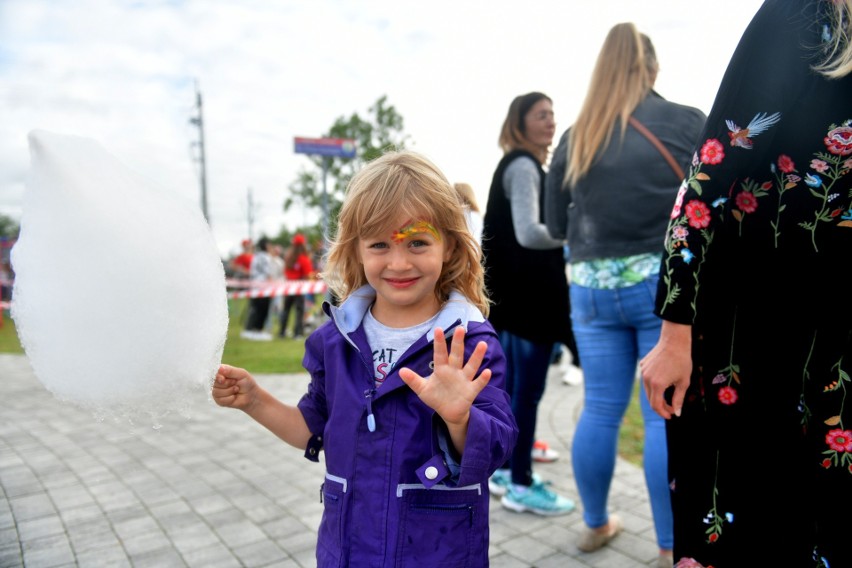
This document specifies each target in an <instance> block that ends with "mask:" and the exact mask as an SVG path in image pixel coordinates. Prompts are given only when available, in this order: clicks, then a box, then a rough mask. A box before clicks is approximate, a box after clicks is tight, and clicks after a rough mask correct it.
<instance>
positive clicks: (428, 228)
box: [391, 221, 441, 243]
mask: <svg viewBox="0 0 852 568" xmlns="http://www.w3.org/2000/svg"><path fill="white" fill-rule="evenodd" d="M419 233H429V234H430V235H432V236H433V237H435V239H436V240H438V241H440V240H441V234H440V233H439V232H438V229H436V228H435V227H434V226H432V224H431V223H429V222H427V221H417V222H416V223H411V224H410V225H406V226H405V227H402V228H401V229H399V230H398V231H397V232H396V233H394V234H393V235H391V239H392V240H393V241H394V242H396V243H399V242H402V241H404V240H405V239H406V238H408V237H411V236H414V235H417V234H419Z"/></svg>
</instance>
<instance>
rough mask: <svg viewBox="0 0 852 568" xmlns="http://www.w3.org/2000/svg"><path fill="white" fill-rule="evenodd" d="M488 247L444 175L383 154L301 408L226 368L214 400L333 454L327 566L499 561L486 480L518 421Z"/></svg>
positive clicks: (342, 243) (362, 177) (370, 176)
mask: <svg viewBox="0 0 852 568" xmlns="http://www.w3.org/2000/svg"><path fill="white" fill-rule="evenodd" d="M479 250H480V249H479V247H478V246H477V245H476V242H475V240H474V239H473V236H472V235H471V233H470V231H469V230H468V228H467V224H466V221H465V218H464V213H463V210H462V207H461V205H460V202H459V199H458V196H457V195H456V192H455V190H454V189H453V187H452V185H450V183H449V182H448V181H447V179H446V178H445V177H444V175H443V174H442V173H441V172H440V171H439V170H438V169H437V168H436V167H435V166H434V165H433V164H432V163H431V162H429V161H428V160H426V159H425V158H423V157H422V156H420V155H418V154H415V153H413V152H408V151H401V152H392V153H388V154H385V155H384V156H382V157H381V158H378V159H377V160H375V161H373V162H371V163H369V164H367V165H366V166H365V167H364V168H363V169H362V170H361V171H360V172H358V173H357V174H356V175H355V176H354V177H353V178H352V181H351V182H350V184H349V188H348V190H347V195H346V199H345V201H344V204H343V208H342V209H341V212H340V218H339V223H338V232H337V237H336V240H335V241H334V242H333V243H332V245H331V248H330V250H329V253H328V258H327V263H326V267H325V270H324V272H323V277H324V279H325V281H326V282H327V283H328V285H329V287H330V288H331V289H332V290H333V291H334V293H335V294H336V295H337V297H338V298H340V301H341V304H340V306H339V307H333V306H331V305H329V304H326V305H324V306H323V307H324V309H325V311H326V313H327V314H328V315H329V317H330V320H329V321H327V322H326V323H325V324H323V325H322V326H321V327H320V328H319V329H317V330H316V331H315V332H314V333H312V334H311V336H310V337H309V338H308V339H307V341H306V343H305V351H306V352H305V357H304V360H303V365H304V367H305V369H307V370H308V372H309V373H310V375H311V384H310V386H309V388H308V392H307V394H305V395H304V396H303V397H302V399H301V401H299V403H298V406H296V407H293V406H289V405H286V404H284V403H282V402H280V401H278V400H277V399H275V398H273V397H272V396H271V395H270V394H269V393H268V392H266V391H265V390H263V389H262V388H261V387H260V386H258V384H257V383H256V382H255V380H254V379H253V378H252V376H251V375H250V374H249V373H248V372H247V371H245V370H243V369H238V368H235V367H230V366H228V365H222V366H221V368H220V369H219V372H218V373H217V375H216V379H215V382H214V385H213V397H214V400H215V401H216V402H217V404H219V405H220V406H229V407H232V408H239V409H241V410H243V411H245V412H246V413H247V414H248V415H249V416H251V417H252V418H254V419H255V420H257V421H258V422H259V423H260V424H262V425H263V426H265V427H266V428H267V429H269V430H270V431H271V432H272V433H274V434H275V435H277V436H278V437H280V438H281V439H282V440H284V441H285V442H287V443H288V444H291V445H293V446H295V447H298V448H304V449H305V450H306V451H305V457H306V458H308V459H309V460H312V461H318V453H319V451H320V450H321V449H324V450H325V463H326V475H325V483H324V484H323V486H322V500H323V503H324V507H325V510H324V513H323V517H322V522H321V523H320V527H319V535H318V541H317V563H318V566H319V567H321V568H322V567H325V566H487V565H488V500H489V493H488V490H487V481H488V477H489V476H490V475H491V473H493V472H494V470H495V469H496V468H497V466H498V465H500V464H501V463H503V462H504V461H505V460H506V459H507V457H508V456H509V454H510V453H511V450H512V447H513V446H514V444H515V439H516V436H517V427H516V424H515V420H514V418H513V416H512V411H511V407H510V404H509V400H508V396H507V395H506V392H505V390H504V388H503V380H504V374H505V357H504V355H503V351H502V350H501V348H500V344H499V342H498V339H497V335H496V333H495V332H494V329H493V328H492V327H491V324H490V323H488V321H486V319H485V315H486V314H487V313H488V300H487V298H486V296H485V293H484V286H483V280H484V278H483V269H482V265H481V261H480V252H479ZM448 337H451V338H452V339H451V341H449V344H450V345H449V348H448ZM480 369H481V372H480Z"/></svg>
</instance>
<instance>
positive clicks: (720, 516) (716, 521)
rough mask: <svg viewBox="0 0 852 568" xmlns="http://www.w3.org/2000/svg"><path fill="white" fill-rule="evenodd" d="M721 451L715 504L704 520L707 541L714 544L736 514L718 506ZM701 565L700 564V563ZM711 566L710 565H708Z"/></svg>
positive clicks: (714, 497)
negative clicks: (722, 509) (724, 526)
mask: <svg viewBox="0 0 852 568" xmlns="http://www.w3.org/2000/svg"><path fill="white" fill-rule="evenodd" d="M718 482H719V451H718V450H717V451H716V474H715V478H714V480H713V505H712V507H711V508H710V510H709V511H708V512H707V514H706V515H704V518H703V519H702V522H703V523H704V524H705V525H708V527H707V530H706V531H704V533H705V534H706V535H707V542H708V543H710V544H713V543H715V542H718V541H719V539H720V538H722V528H723V525H724V524H725V523H728V524H731V523H733V522H734V514H733V513H731V512H726V513H722V512H721V511H720V510H719V507H718V503H717V500H718V497H719V488H718ZM699 566H700V564H699ZM708 568H709V567H708Z"/></svg>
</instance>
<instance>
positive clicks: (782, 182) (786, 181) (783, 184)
mask: <svg viewBox="0 0 852 568" xmlns="http://www.w3.org/2000/svg"><path fill="white" fill-rule="evenodd" d="M777 163H778V167H777V169H776V167H775V164H772V165H771V166H770V168H769V169H770V170H772V174H773V175H774V176H775V185H776V186H777V187H778V209H777V210H776V213H775V221H773V222H771V223H770V225H771V226H772V230H773V231H775V248H778V237H780V236H781V227H780V225H781V212H782V211H784V209H785V208H786V207H787V206H786V205H783V204H782V203H781V200H782V198H783V197H784V192H785V191H787V190H789V189H793V188H794V187H796V186H797V185H798V184H799V182H800V181H802V178H801V177H799V176H798V175H796V173H797V172H798V170H797V169H796V164H795V163H794V162H793V159H792V158H790V156H787V155H786V154H781V155H780V156H778V162H777ZM811 167H813V165H811ZM779 170H780V171H781V173H780V174H779V173H778V171H779Z"/></svg>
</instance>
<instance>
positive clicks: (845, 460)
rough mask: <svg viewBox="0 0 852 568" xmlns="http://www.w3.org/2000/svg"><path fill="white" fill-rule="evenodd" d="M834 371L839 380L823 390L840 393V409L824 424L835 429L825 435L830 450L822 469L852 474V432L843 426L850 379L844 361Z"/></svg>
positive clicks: (828, 393)
mask: <svg viewBox="0 0 852 568" xmlns="http://www.w3.org/2000/svg"><path fill="white" fill-rule="evenodd" d="M832 370H833V371H835V372H836V373H837V378H836V379H835V380H833V381H832V382H831V383H829V384H828V385H826V386H825V387H824V388H823V395H830V394H831V393H834V392H837V393H840V408H839V409H838V410H837V414H835V415H834V416H829V417H828V418H826V419H825V420H823V423H824V424H825V425H826V426H828V427H830V428H833V429H831V430H829V431H828V433H826V435H825V444H826V446H828V449H827V450H825V451H823V452H822V454H823V455H824V456H826V457H825V458H824V459H823V460H822V464H821V465H822V467H824V468H825V469H828V468H830V467H842V468H846V471H848V472H849V473H852V430H849V429H847V428H846V426H845V425H844V424H843V414H844V406H845V401H846V398H847V397H848V396H849V387H850V382H852V381H850V378H849V373H848V372H847V371H846V370H845V369H843V366H842V360H841V361H838V362H837V363H835V364H834V366H833V367H832Z"/></svg>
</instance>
